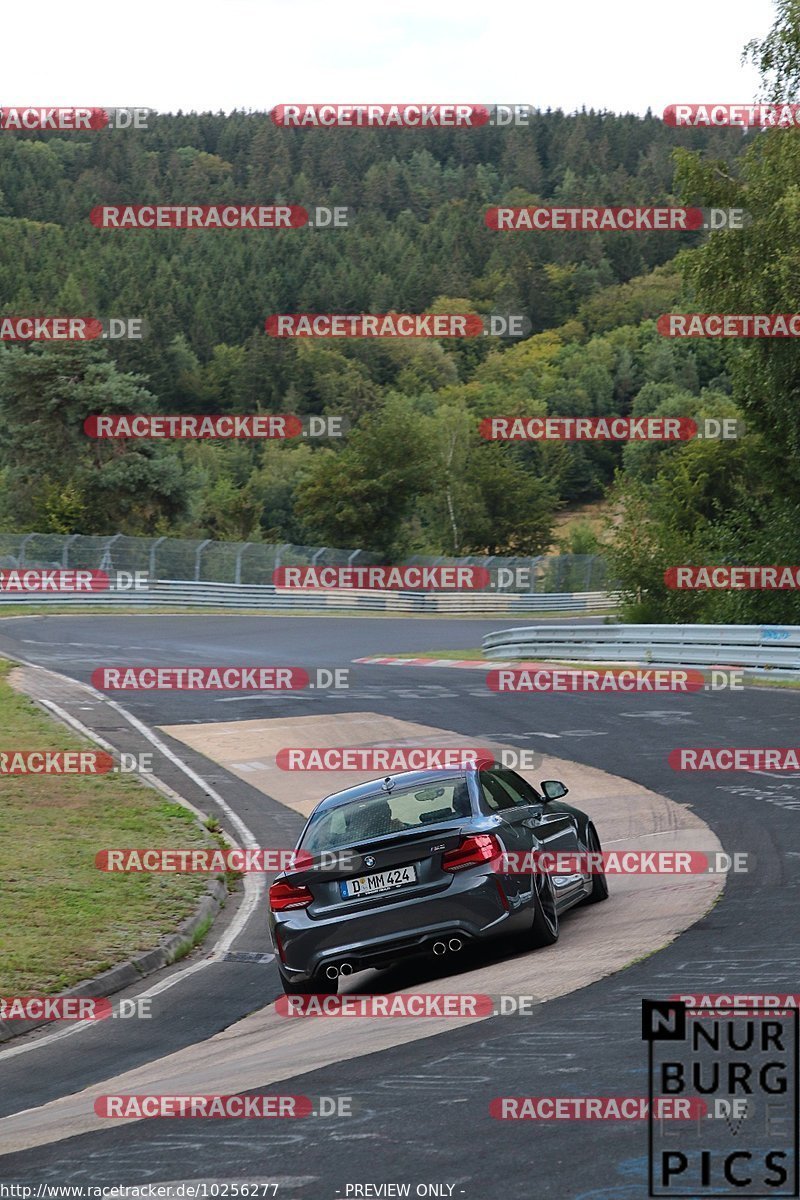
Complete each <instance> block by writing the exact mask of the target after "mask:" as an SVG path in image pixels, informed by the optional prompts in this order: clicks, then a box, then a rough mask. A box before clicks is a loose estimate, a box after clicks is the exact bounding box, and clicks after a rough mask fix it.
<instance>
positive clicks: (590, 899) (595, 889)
mask: <svg viewBox="0 0 800 1200" xmlns="http://www.w3.org/2000/svg"><path fill="white" fill-rule="evenodd" d="M588 840H589V851H590V852H593V853H597V854H600V853H601V846H600V839H599V837H598V836H597V831H596V830H595V827H594V825H590V826H589V839H588ZM607 899H608V881H607V879H606V877H605V874H604V873H603V872H599V873H598V874H597V875H592V890H591V891H590V892H589V895H588V896H587V897H586V899H585V900H582V901H581V903H582V904H600V902H601V901H602V900H607Z"/></svg>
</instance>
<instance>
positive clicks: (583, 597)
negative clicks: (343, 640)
mask: <svg viewBox="0 0 800 1200" xmlns="http://www.w3.org/2000/svg"><path fill="white" fill-rule="evenodd" d="M617 603H618V601H617V598H616V596H614V595H611V594H609V593H607V592H545V593H534V594H525V593H522V594H520V593H513V592H485V593H484V592H408V591H396V592H395V591H368V590H364V589H358V590H356V589H337V590H335V591H303V592H301V591H293V592H287V591H278V590H277V589H276V588H275V587H273V586H271V585H264V586H258V585H254V584H240V585H236V584H231V583H207V582H195V581H192V580H176V579H159V580H154V581H153V582H151V583H150V585H149V587H148V589H147V591H139V592H137V591H120V592H95V593H86V594H56V593H45V592H29V593H26V594H24V595H21V594H19V593H17V592H5V593H4V592H0V608H3V607H7V606H9V605H13V604H25V605H48V606H50V605H73V604H74V605H86V604H90V605H92V606H97V605H114V606H117V607H119V606H133V605H135V606H137V607H138V606H139V605H144V606H147V607H171V606H173V605H174V606H175V607H191V606H198V607H212V608H255V609H273V608H275V609H287V608H289V609H294V610H296V611H297V612H325V611H328V612H331V611H336V610H339V611H341V610H353V609H355V610H360V611H370V612H395V613H426V612H427V613H434V612H438V613H452V614H459V613H465V614H474V615H476V616H480V615H481V614H485V615H488V616H495V615H496V616H501V615H503V614H504V613H530V612H593V611H596V610H598V609H600V610H610V609H613V608H615V607H616V606H617Z"/></svg>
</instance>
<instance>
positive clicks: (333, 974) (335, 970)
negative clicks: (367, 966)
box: [325, 937, 464, 979]
mask: <svg viewBox="0 0 800 1200" xmlns="http://www.w3.org/2000/svg"><path fill="white" fill-rule="evenodd" d="M463 947H464V943H463V941H462V940H461V938H460V937H451V938H450V940H449V941H447V942H444V941H438V942H434V943H433V953H434V954H435V955H436V956H437V957H439V956H441V955H442V954H447V951H448V950H449V951H450V952H451V954H456V953H458V951H459V950H462V949H463ZM325 974H326V976H327V978H328V979H338V978H339V976H340V975H352V974H353V964H352V963H351V962H343V963H331V965H330V966H329V967H326V968H325Z"/></svg>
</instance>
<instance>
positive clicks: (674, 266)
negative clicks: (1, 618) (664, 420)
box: [0, 112, 800, 620]
mask: <svg viewBox="0 0 800 1200" xmlns="http://www.w3.org/2000/svg"><path fill="white" fill-rule="evenodd" d="M150 124H151V127H150V128H149V129H148V130H146V131H128V130H125V131H108V130H104V131H99V132H97V133H92V134H86V135H84V134H15V133H9V132H5V133H3V135H2V136H1V137H0V248H1V251H0V315H4V314H5V315H19V314H30V313H37V314H47V315H60V314H64V315H75V314H79V315H92V316H100V317H108V316H125V317H128V316H133V317H142V318H144V319H145V321H146V322H147V325H148V336H147V338H146V340H144V341H142V342H136V341H128V342H124V341H121V342H115V343H105V344H102V345H101V344H99V343H89V344H62V345H55V344H52V345H44V344H28V345H20V344H10V343H5V344H3V343H0V434H1V435H2V436H1V437H0V527H2V528H5V529H7V530H24V529H37V530H41V531H53V532H64V533H71V532H81V533H113V532H116V531H118V530H121V531H123V532H125V533H129V534H169V535H171V536H187V537H213V538H227V539H233V540H250V541H258V540H265V541H280V542H284V541H285V542H296V543H306V544H325V545H339V546H361V547H364V548H366V549H369V550H372V551H374V552H376V553H378V554H380V555H382V556H384V557H386V558H387V559H390V558H396V557H397V556H400V555H404V554H409V553H429V554H468V553H478V554H480V553H490V554H515V553H520V554H527V553H538V552H542V551H544V550H546V549H547V547H549V546H550V545H551V544H552V540H553V518H554V515H555V513H556V512H558V511H559V509H562V508H563V507H564V506H572V505H577V504H581V503H586V502H590V501H595V500H599V499H601V498H603V497H606V496H608V495H610V496H611V499H612V502H613V504H614V505H615V507H616V510H617V511H618V512H619V513H620V514H621V525H620V526H619V528H618V529H617V530H616V532H615V534H614V542H613V546H612V550H611V554H612V561H613V564H614V567H615V569H616V571H617V573H618V575H619V577H620V578H621V579H622V581H623V583H624V585H625V586H626V587H627V588H628V590H629V592H630V594H631V596H632V597H633V596H635V595H639V594H640V593H641V592H647V593H648V596H649V599H648V600H647V603H646V604H645V605H640V606H639V607H640V610H641V611H642V613H643V615H648V616H650V617H653V618H655V619H675V620H680V619H690V618H692V617H695V618H697V617H699V618H700V619H729V618H728V616H725V615H722V616H719V617H718V616H717V613H720V612H723V610H724V609H725V606H726V605H728V606H729V608H730V609H731V613H730V619H742V618H743V616H744V615H746V610H747V605H748V604H749V603H752V597H748V596H747V595H746V594H739V595H736V594H731V595H729V596H727V597H726V596H720V594H715V595H714V596H706V595H703V594H697V593H695V594H691V593H686V594H683V593H667V591H666V589H665V588H664V587H663V581H662V580H661V576H662V575H663V569H664V565H665V564H666V565H669V564H671V563H678V562H700V561H704V562H705V561H745V560H746V561H750V562H754V561H763V562H767V561H770V562H773V561H774V562H779V561H788V560H787V554H788V553H789V551H788V548H787V544H786V541H785V537H788V531H789V530H790V529H791V528H794V529H795V530H796V528H797V524H796V516H797V512H798V508H797V505H798V496H797V494H796V493H797V490H798V488H800V478H798V475H799V474H800V468H798V467H797V465H796V462H797V460H796V458H795V463H794V465H789V464H787V461H786V454H785V452H786V449H787V448H791V449H793V450H794V449H796V447H795V443H796V441H797V438H798V432H797V422H796V419H795V418H794V416H793V394H794V390H796V387H797V384H796V382H795V380H796V372H795V371H794V367H793V362H794V359H793V350H794V349H795V348H794V347H793V346H792V345H790V344H786V345H782V346H775V345H765V344H759V345H749V346H748V345H746V344H743V343H738V344H734V343H731V342H725V341H722V340H702V339H687V340H669V339H666V338H664V337H662V336H661V335H660V334H659V333H658V332H657V330H656V325H655V318H657V317H658V316H659V315H660V314H661V313H665V312H669V311H671V310H680V309H684V310H685V309H687V308H688V309H697V310H699V311H776V312H787V311H793V310H800V304H798V297H797V296H796V295H795V291H796V289H797V287H798V286H800V285H798V283H797V280H798V279H800V272H798V271H797V251H796V250H795V249H794V246H795V245H796V244H797V242H796V238H793V237H791V236H787V231H788V233H789V234H791V232H792V231H793V229H794V226H793V222H795V221H797V219H798V218H797V211H798V204H797V200H796V191H797V184H796V180H797V178H798V174H797V166H798V162H797V159H798V157H800V146H799V145H798V137H800V135H799V134H798V133H797V131H791V132H787V131H783V130H776V131H772V132H767V133H757V132H751V133H749V134H747V135H746V136H745V135H743V134H742V131H741V130H736V129H718V130H711V131H707V130H699V129H694V130H693V129H688V130H685V129H684V130H681V129H674V128H669V127H667V126H665V125H664V124H663V123H662V122H661V121H660V120H658V119H657V118H655V117H653V116H650V115H648V116H646V117H645V118H639V117H635V116H615V115H612V114H608V113H596V112H582V113H577V114H573V115H569V116H567V115H564V114H563V113H561V112H546V113H539V114H537V115H536V116H535V117H534V118H533V119H532V121H531V125H530V128H528V129H515V130H494V129H490V128H483V129H471V130H446V129H438V130H428V131H419V132H418V131H411V130H409V131H402V130H343V129H339V130H312V129H308V130H291V129H281V128H279V127H277V126H275V125H274V124H273V123H272V121H271V120H270V119H269V117H268V116H267V115H266V114H263V113H262V114H258V113H234V114H232V115H229V116H224V115H221V114H217V115H215V114H199V115H197V114H190V115H181V114H178V115H164V116H158V117H156V118H152V119H151V122H150ZM224 202H237V203H240V202H241V203H244V202H247V203H252V202H260V203H275V202H285V203H291V204H302V205H305V206H306V207H313V206H315V205H328V206H332V205H346V206H348V207H349V208H350V210H351V216H350V226H349V228H346V229H336V230H326V229H308V228H302V229H293V230H275V231H256V230H252V231H236V230H224V231H214V230H212V231H200V230H192V231H172V230H132V231H125V230H103V229H98V228H96V227H94V226H93V225H92V224H91V222H90V221H89V213H90V211H91V209H92V208H93V207H94V206H95V205H98V204H101V203H108V204H113V203H126V204H127V203H131V204H135V203H162V204H166V203H196V204H218V203H224ZM670 202H672V203H694V204H704V205H709V204H715V205H718V206H720V207H723V206H724V207H727V206H730V205H736V206H738V207H743V208H745V209H747V210H748V211H751V210H752V211H753V213H754V220H753V222H752V223H751V224H750V225H749V226H748V227H747V229H745V230H743V231H741V232H725V233H720V234H715V235H712V236H709V235H705V234H702V233H662V232H653V233H648V232H637V233H557V232H548V233H541V232H535V233H532V232H518V233H500V232H497V231H493V230H491V229H488V228H486V226H485V224H484V219H483V217H484V213H485V211H486V209H487V208H489V207H491V206H493V205H497V204H514V205H526V204H541V203H544V204H565V203H569V204H636V203H638V204H659V205H661V204H668V203H670ZM777 254H779V255H780V256H781V267H780V269H779V270H778V271H776V273H775V277H774V278H772V276H770V278H769V279H767V278H765V276H764V272H763V270H762V269H761V268H760V266H759V264H761V265H762V266H763V262H764V261H765V257H764V256H766V258H767V259H768V260H769V259H772V258H773V257H774V256H775V255H777ZM742 305H744V306H745V307H742ZM753 305H755V308H753ZM298 311H309V312H314V311H318V312H361V311H365V312H367V311H369V312H387V311H411V312H422V311H438V312H448V311H449V312H465V311H467V312H468V311H474V312H478V313H482V314H487V313H492V312H496V313H523V314H525V315H526V316H527V317H528V319H529V320H530V322H531V325H532V332H531V335H530V336H528V337H526V338H525V339H524V340H523V341H518V342H513V341H511V340H503V341H500V340H498V339H495V338H486V339H472V340H464V341H433V340H415V341H400V340H396V341H386V340H369V339H363V340H322V339H314V340H310V339H309V340H294V341H286V340H278V339H274V338H270V337H269V336H267V335H266V333H265V331H264V320H265V318H266V317H267V316H268V315H270V314H271V313H277V312H298ZM97 412H114V413H118V412H161V413H176V412H184V413H245V412H272V413H286V412H291V413H298V414H300V415H304V414H325V413H330V414H339V415H344V416H346V417H347V418H348V420H349V422H350V423H351V427H350V432H349V435H348V436H347V437H346V438H343V439H327V440H320V441H311V440H308V439H299V438H298V439H295V440H291V441H286V442H281V443H278V442H249V441H242V442H222V441H214V442H178V441H172V442H143V441H127V442H120V441H116V442H107V443H100V442H95V441H92V440H90V439H88V438H87V437H86V436H85V434H84V433H83V421H84V419H85V417H87V416H88V415H89V414H91V413H97ZM496 414H508V415H510V414H520V415H544V414H553V415H565V416H566V415H569V416H575V415H577V416H602V415H645V414H660V415H683V416H693V417H698V416H706V415H713V416H733V415H742V414H743V415H744V417H745V420H746V421H747V424H748V429H750V430H751V433H748V436H747V437H745V438H744V439H740V440H739V441H738V442H733V443H720V442H691V443H687V444H682V445H655V444H638V445H637V444H631V445H629V446H627V447H623V446H622V445H619V444H614V443H609V442H606V443H594V444H593V443H582V444H571V445H569V444H555V443H549V444H544V443H525V442H517V443H487V442H484V441H482V440H481V438H480V437H479V434H478V424H479V421H480V420H481V418H483V417H486V416H492V415H496ZM776 435H777V436H776ZM773 456H776V457H777V456H780V463H781V471H782V473H783V474H784V477H785V480H786V485H785V486H782V488H781V489H780V493H781V494H780V497H779V498H775V497H774V496H773V495H772V494H771V492H772V491H773V490H774V488H773V487H772V486H771V485H774V477H773V473H774V470H775V461H774V460H773ZM609 490H610V491H609ZM793 523H794V524H793ZM765 528H768V529H769V530H770V531H771V532H770V536H769V537H767V538H765V536H764V530H765ZM794 536H795V539H796V534H795V535H794ZM795 544H796V542H795ZM756 547H758V557H754V556H755V554H756ZM580 548H581V549H585V548H586V547H583V546H582V547H580ZM764 553H766V554H767V557H766V558H764ZM789 557H790V558H791V555H790V556H789ZM795 557H796V554H795ZM762 601H763V597H762V598H761V600H760V601H759V603H761V602H762ZM767 603H768V605H771V606H772V608H773V609H774V617H775V619H778V617H779V615H780V614H781V613H786V612H787V611H788V610H787V608H786V605H787V604H792V603H793V602H792V601H788V600H787V598H786V596H785V595H783V596H782V595H779V594H775V595H773V596H772V597H770V598H769V600H768V602H767ZM709 606H711V607H709ZM714 606H716V607H714ZM737 606H738V607H737ZM734 609H735V610H736V613H737V614H739V615H737V616H734V615H733V610H734Z"/></svg>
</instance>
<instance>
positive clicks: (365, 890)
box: [339, 867, 417, 900]
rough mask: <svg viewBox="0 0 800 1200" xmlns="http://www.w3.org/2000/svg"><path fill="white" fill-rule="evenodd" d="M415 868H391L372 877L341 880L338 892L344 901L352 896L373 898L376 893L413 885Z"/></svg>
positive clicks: (415, 876)
mask: <svg viewBox="0 0 800 1200" xmlns="http://www.w3.org/2000/svg"><path fill="white" fill-rule="evenodd" d="M416 878H417V871H416V868H415V867H393V868H392V869H391V870H390V871H376V872H375V874H374V875H361V876H359V878H358V879H343V880H342V881H341V882H340V884H339V890H340V892H341V893H342V897H343V898H344V899H345V900H350V899H352V898H353V896H374V895H375V894H376V893H377V892H391V891H392V890H393V889H394V888H398V887H404V886H405V884H407V883H415V882H416Z"/></svg>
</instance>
